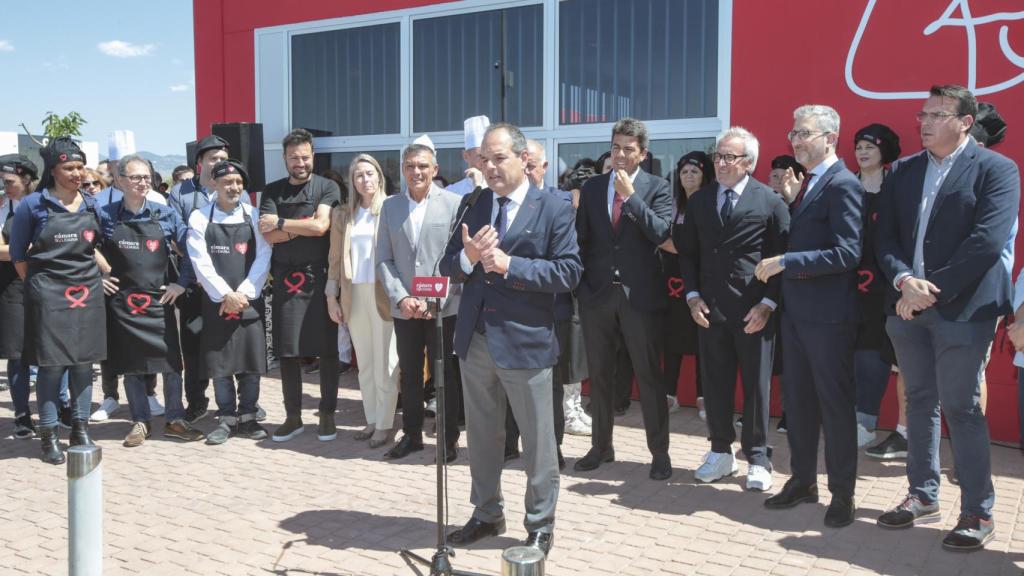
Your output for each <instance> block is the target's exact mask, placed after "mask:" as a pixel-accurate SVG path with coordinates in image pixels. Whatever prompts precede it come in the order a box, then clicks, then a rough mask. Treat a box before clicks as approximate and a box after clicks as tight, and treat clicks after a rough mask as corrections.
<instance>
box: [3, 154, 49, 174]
mask: <svg viewBox="0 0 1024 576" xmlns="http://www.w3.org/2000/svg"><path fill="white" fill-rule="evenodd" d="M0 172H2V173H4V174H17V175H18V176H25V175H28V176H29V179H30V180H37V179H38V178H39V168H37V167H36V163H35V162H33V161H31V160H29V159H28V156H25V155H24V154H5V155H3V156H0Z"/></svg>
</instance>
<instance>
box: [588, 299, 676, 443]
mask: <svg viewBox="0 0 1024 576" xmlns="http://www.w3.org/2000/svg"><path fill="white" fill-rule="evenodd" d="M663 316H664V313H662V312H651V311H645V310H637V309H636V308H634V307H633V305H632V304H630V303H629V301H628V300H626V295H625V293H624V292H623V291H622V287H621V286H620V285H615V286H612V288H611V289H610V290H607V291H606V293H605V295H604V297H603V298H601V299H599V300H596V301H593V302H588V303H587V304H586V305H584V306H580V319H581V321H582V322H583V341H584V344H585V345H586V347H587V366H588V369H589V372H590V414H591V417H592V418H593V421H594V425H593V432H592V435H591V437H590V442H591V444H592V445H593V446H594V447H595V448H598V449H600V450H606V449H608V448H611V446H612V428H613V426H614V425H615V424H614V422H615V421H614V404H615V400H616V398H617V396H616V389H615V373H616V370H615V363H616V362H615V361H616V352H617V350H618V347H619V345H620V342H624V343H625V346H626V349H627V350H628V352H629V357H630V359H631V360H632V368H633V371H634V373H635V374H636V379H637V385H638V387H639V390H640V406H641V409H642V411H643V418H644V428H645V430H646V431H647V448H648V449H649V450H650V451H651V454H666V453H667V452H668V406H667V405H666V403H665V392H664V384H663V383H662V379H663V378H664V374H663V371H662V367H661V353H662V349H663V348H664V345H663V342H662V339H661V330H660V324H661V322H662V319H663Z"/></svg>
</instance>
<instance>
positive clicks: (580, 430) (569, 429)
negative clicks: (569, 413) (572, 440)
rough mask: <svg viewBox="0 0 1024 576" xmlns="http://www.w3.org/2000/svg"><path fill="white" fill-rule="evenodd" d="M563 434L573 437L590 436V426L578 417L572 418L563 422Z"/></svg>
mask: <svg viewBox="0 0 1024 576" xmlns="http://www.w3.org/2000/svg"><path fill="white" fill-rule="evenodd" d="M565 433H566V434H572V435H573V436H590V426H588V425H587V424H586V423H584V422H583V419H581V418H580V417H579V416H574V417H573V418H570V419H568V420H566V421H565Z"/></svg>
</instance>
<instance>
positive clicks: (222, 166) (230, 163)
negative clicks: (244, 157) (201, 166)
mask: <svg viewBox="0 0 1024 576" xmlns="http://www.w3.org/2000/svg"><path fill="white" fill-rule="evenodd" d="M229 174H239V175H241V176H242V185H243V186H245V187H246V188H248V187H249V174H248V173H246V171H245V166H244V165H243V164H242V163H241V162H239V161H238V160H233V159H228V160H221V161H220V162H217V163H216V164H214V165H213V169H212V170H210V176H211V177H212V178H213V179H214V180H216V179H217V178H220V177H221V176H227V175H229Z"/></svg>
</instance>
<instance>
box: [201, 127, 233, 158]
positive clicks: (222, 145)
mask: <svg viewBox="0 0 1024 576" xmlns="http://www.w3.org/2000/svg"><path fill="white" fill-rule="evenodd" d="M230 148H231V145H230V144H228V141H227V140H225V139H223V138H221V137H220V136H217V135H216V134H210V135H209V136H207V137H205V138H203V139H202V140H200V141H199V142H198V143H196V157H195V161H196V164H198V163H199V158H201V157H202V156H203V152H206V151H207V150H228V149H230Z"/></svg>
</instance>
